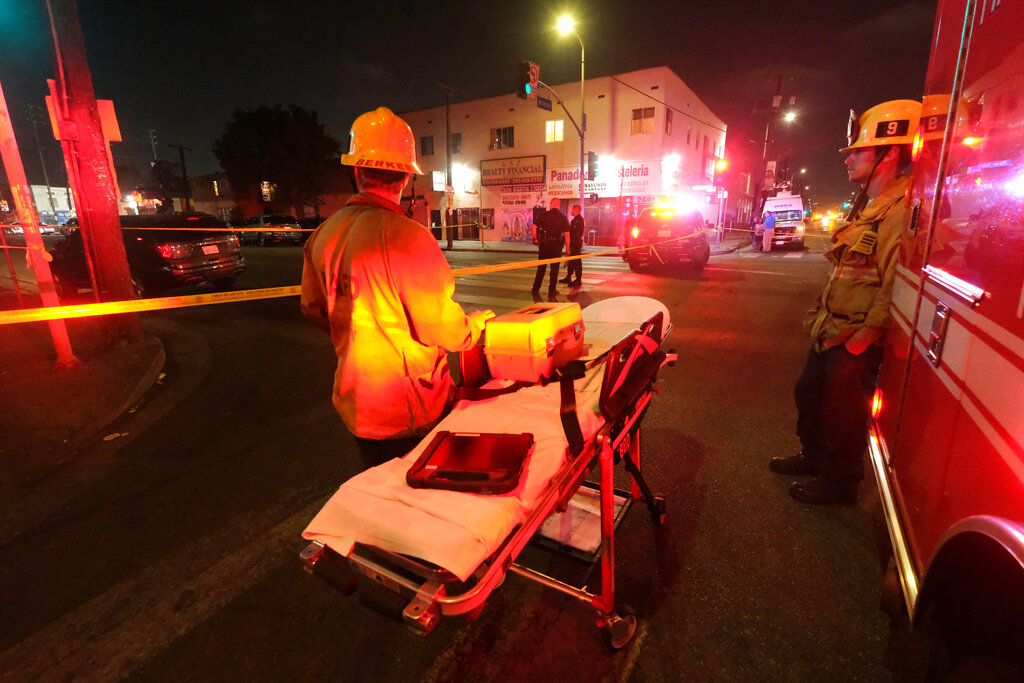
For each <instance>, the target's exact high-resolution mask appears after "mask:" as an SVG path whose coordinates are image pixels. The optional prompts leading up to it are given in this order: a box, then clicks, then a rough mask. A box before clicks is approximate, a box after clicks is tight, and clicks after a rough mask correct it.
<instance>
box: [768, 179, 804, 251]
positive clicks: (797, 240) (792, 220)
mask: <svg viewBox="0 0 1024 683" xmlns="http://www.w3.org/2000/svg"><path fill="white" fill-rule="evenodd" d="M764 212H765V213H770V214H772V215H773V216H775V237H774V238H773V239H772V246H775V245H782V244H794V245H796V246H799V247H802V246H804V230H805V227H806V225H805V223H804V202H803V199H801V198H800V195H798V194H790V193H789V192H786V191H785V190H783V191H780V192H779V193H778V194H776V195H775V196H774V197H768V198H767V199H765V200H764Z"/></svg>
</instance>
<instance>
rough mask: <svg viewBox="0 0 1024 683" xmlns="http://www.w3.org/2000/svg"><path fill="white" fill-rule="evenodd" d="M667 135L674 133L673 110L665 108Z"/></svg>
mask: <svg viewBox="0 0 1024 683" xmlns="http://www.w3.org/2000/svg"><path fill="white" fill-rule="evenodd" d="M665 135H672V110H671V109H666V110H665Z"/></svg>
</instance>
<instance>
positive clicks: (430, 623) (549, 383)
mask: <svg viewBox="0 0 1024 683" xmlns="http://www.w3.org/2000/svg"><path fill="white" fill-rule="evenodd" d="M582 318H583V323H584V325H585V328H586V344H585V347H584V348H585V353H584V354H583V357H582V358H580V359H578V360H576V361H573V362H571V363H569V364H568V365H566V366H564V367H562V368H559V369H558V370H556V371H555V372H554V373H553V374H552V375H551V376H549V377H546V378H545V379H544V380H542V381H541V382H539V383H537V384H534V385H531V386H527V387H519V388H517V390H515V391H507V392H505V391H503V390H502V389H501V388H500V387H498V388H497V389H496V390H495V392H494V393H495V395H493V396H490V397H487V394H486V392H487V390H488V389H489V388H491V389H494V387H492V385H495V384H498V383H497V382H492V383H491V384H490V385H484V387H483V388H482V391H483V392H484V394H483V396H485V398H483V400H464V401H459V402H458V403H457V404H456V405H455V407H454V408H453V409H452V411H451V413H449V414H448V415H447V416H446V417H445V418H444V419H443V420H442V421H441V422H440V423H439V424H438V425H437V427H436V428H435V429H434V430H433V431H432V432H431V433H430V434H428V435H427V436H426V437H424V439H423V441H422V442H421V443H420V444H419V446H417V448H415V449H413V450H412V451H410V453H409V454H408V455H406V456H405V457H403V458H396V459H395V460H392V461H390V462H387V463H384V464H383V465H380V466H378V467H374V468H370V469H368V470H366V471H364V472H362V473H360V474H358V475H356V476H355V477H353V478H352V479H350V480H348V481H347V482H345V483H344V484H342V486H341V487H340V488H339V489H338V491H337V492H336V493H335V494H334V495H333V496H332V497H331V499H330V500H328V502H327V503H326V504H325V506H324V507H323V509H321V511H320V512H319V513H318V514H317V515H316V517H314V519H313V520H312V521H311V522H310V524H309V526H308V527H307V528H306V530H305V531H304V532H303V537H304V538H306V539H307V540H310V541H311V543H310V544H309V545H307V546H306V547H305V549H303V551H302V552H301V553H300V558H301V560H302V561H303V562H304V563H305V565H306V567H307V569H308V570H309V571H311V572H312V573H313V574H315V575H316V576H318V577H320V578H321V579H323V580H325V581H326V582H327V583H329V584H331V585H333V586H334V587H336V588H338V589H339V590H342V591H343V592H350V591H351V587H352V586H351V584H352V580H351V577H352V574H353V572H354V573H355V574H356V575H357V576H358V577H359V592H360V601H361V602H363V603H364V604H367V605H368V606H370V607H373V608H374V609H376V610H377V611H380V612H382V613H384V614H387V615H389V616H392V617H395V618H397V619H399V620H401V621H403V622H404V623H405V624H406V625H407V626H409V627H410V628H411V629H412V630H413V631H414V632H416V633H419V634H425V633H427V632H429V631H430V630H431V629H432V628H433V627H434V626H435V625H436V624H437V622H438V620H439V619H440V617H441V616H449V615H464V616H466V617H467V618H475V616H476V615H478V614H479V613H480V611H481V610H482V609H483V607H484V605H485V603H486V601H487V599H488V597H489V596H490V594H491V593H492V592H493V591H494V590H495V589H496V588H498V587H499V586H500V585H501V584H502V583H503V582H504V580H505V576H506V575H507V573H508V572H512V573H514V574H517V575H519V576H523V577H525V578H528V579H531V580H534V581H537V582H539V583H541V584H542V585H545V586H548V587H551V588H554V589H556V590H558V591H560V592H562V593H565V594H567V595H569V596H572V597H574V598H577V599H578V600H581V601H583V602H586V603H588V604H590V605H592V606H593V608H594V609H595V610H596V611H597V613H598V625H599V626H602V627H604V628H606V629H607V630H608V633H609V635H610V641H611V644H612V646H613V647H615V648H621V647H623V646H624V645H625V644H626V643H628V642H629V640H630V639H631V638H632V636H633V634H634V632H635V630H636V626H637V618H636V615H635V614H634V613H633V611H632V610H631V609H629V608H628V607H625V606H617V605H616V601H615V543H614V537H615V528H616V525H617V513H616V508H617V507H618V508H623V507H628V503H629V502H631V501H632V500H640V501H642V502H643V503H645V505H646V506H647V509H648V511H649V513H650V515H651V517H652V520H653V521H654V522H655V524H661V523H662V522H663V521H664V518H665V500H664V498H663V497H661V496H655V495H654V494H653V493H652V492H651V490H650V488H649V487H648V485H647V483H646V481H645V480H644V478H643V476H642V474H641V470H640V464H641V458H640V444H641V440H640V425H641V422H642V420H643V417H644V415H645V414H646V411H647V409H648V407H649V404H650V401H651V398H652V395H653V393H654V392H655V391H656V390H657V387H656V385H655V382H656V381H657V375H658V371H659V370H660V369H661V367H663V366H664V365H666V364H670V363H672V362H673V361H674V360H675V359H676V356H675V353H674V351H671V350H669V351H665V350H663V348H662V346H663V344H664V340H665V339H666V338H667V337H668V334H669V332H670V330H671V324H670V321H669V315H668V311H667V309H666V308H665V307H664V306H663V305H662V304H660V303H659V302H657V301H654V300H653V299H648V298H645V297H618V298H615V299H608V300H605V301H601V302H598V303H596V304H593V305H591V306H589V307H588V308H586V309H585V310H584V311H583V314H582ZM482 427H484V429H482ZM526 428H528V429H529V431H530V432H531V433H532V435H533V440H534V445H533V450H532V451H531V453H530V455H529V456H528V458H527V460H526V463H525V467H524V470H523V472H522V475H521V478H520V480H519V482H518V486H516V488H515V489H514V490H512V491H510V492H509V493H507V494H504V495H481V494H476V493H465V492H461V491H451V490H436V489H424V488H415V487H411V486H409V484H408V482H407V475H408V474H409V470H410V468H411V467H412V466H413V465H414V463H416V462H417V460H418V459H420V456H421V455H423V453H424V450H425V449H427V448H429V447H430V446H431V444H432V443H434V442H435V439H436V438H437V437H438V434H442V433H443V432H445V431H448V432H451V433H463V434H464V433H467V432H468V433H472V432H481V431H487V432H500V433H508V434H518V433H520V432H523V431H524V429H526ZM620 462H621V463H623V465H624V467H625V469H626V471H627V472H628V473H629V475H630V477H631V491H630V492H629V493H628V494H626V493H625V492H617V491H616V489H615V486H614V478H613V475H614V467H615V465H616V464H618V463H620ZM595 468H596V469H597V470H598V473H599V474H598V477H597V479H598V481H597V483H596V485H595V484H593V483H592V482H588V481H587V480H588V477H589V475H590V474H591V472H592V471H593V470H594V469H595ZM584 486H591V487H592V488H596V494H595V496H596V497H597V498H599V507H600V542H599V549H598V555H599V561H600V591H599V592H596V593H592V592H590V591H588V590H587V588H586V587H582V588H581V587H577V586H573V585H570V584H568V583H564V582H562V581H560V580H558V579H555V578H552V577H550V576H546V575H544V574H542V573H540V572H538V571H536V570H534V569H531V568H529V567H526V566H523V565H520V564H518V563H517V562H516V559H517V558H518V557H519V555H520V553H521V551H522V550H523V549H524V548H525V547H526V545H527V544H528V543H529V542H530V541H531V539H532V538H533V537H534V536H535V534H537V532H538V530H539V529H540V528H541V526H542V524H544V522H545V520H549V519H550V518H552V516H553V515H558V514H560V513H565V512H566V510H567V508H568V507H569V506H570V503H571V501H572V500H573V497H574V495H576V494H577V493H578V492H579V491H580V489H581V487H584ZM623 497H626V498H628V499H629V500H627V501H625V505H624V504H623V500H622V499H623ZM621 512H622V510H621V509H620V514H621ZM549 524H550V522H549Z"/></svg>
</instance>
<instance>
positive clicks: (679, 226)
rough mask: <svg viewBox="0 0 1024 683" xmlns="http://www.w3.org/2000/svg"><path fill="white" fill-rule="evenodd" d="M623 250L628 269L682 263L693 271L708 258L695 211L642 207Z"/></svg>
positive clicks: (700, 219) (702, 228)
mask: <svg viewBox="0 0 1024 683" xmlns="http://www.w3.org/2000/svg"><path fill="white" fill-rule="evenodd" d="M638 245H649V246H646V247H645V246H640V247H639V248H637V249H630V250H628V251H626V252H625V254H624V256H623V258H625V259H626V261H628V262H629V268H630V270H634V271H640V270H642V269H643V268H645V267H648V266H656V265H669V264H678V263H685V264H688V265H690V266H691V267H692V268H694V269H695V270H697V271H701V270H703V269H704V266H705V265H707V262H708V259H710V258H711V245H709V244H708V238H707V231H706V230H705V226H704V218H703V217H701V215H700V213H698V212H697V211H690V212H685V211H677V210H675V209H663V208H648V209H644V210H643V212H642V213H641V214H640V217H639V218H637V219H636V224H635V225H634V226H633V228H632V229H631V230H630V231H629V233H628V243H627V244H626V246H628V247H637V246H638Z"/></svg>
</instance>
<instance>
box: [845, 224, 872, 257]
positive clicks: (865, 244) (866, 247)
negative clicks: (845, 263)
mask: <svg viewBox="0 0 1024 683" xmlns="http://www.w3.org/2000/svg"><path fill="white" fill-rule="evenodd" d="M876 244H878V233H877V232H875V231H874V230H866V231H864V232H862V233H861V234H860V237H858V238H857V241H856V242H855V243H854V244H853V246H852V247H850V251H852V252H854V253H857V254H866V255H870V254H871V253H872V252H873V251H874V250H875V245H876Z"/></svg>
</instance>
